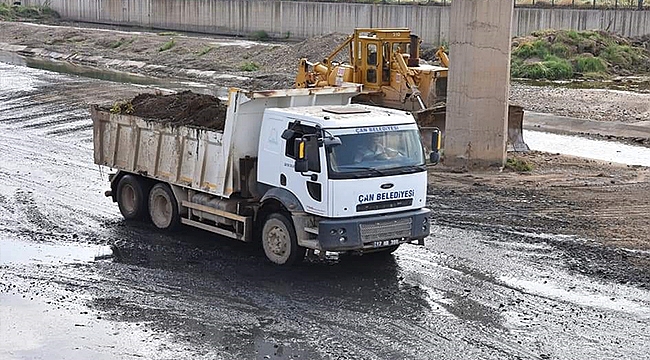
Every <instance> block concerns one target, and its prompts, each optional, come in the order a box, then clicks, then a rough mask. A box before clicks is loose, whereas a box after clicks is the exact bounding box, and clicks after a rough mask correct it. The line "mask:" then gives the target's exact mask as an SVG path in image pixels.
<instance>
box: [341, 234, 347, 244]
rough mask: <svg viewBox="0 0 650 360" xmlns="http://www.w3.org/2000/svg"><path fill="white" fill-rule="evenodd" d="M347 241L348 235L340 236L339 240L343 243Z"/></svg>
mask: <svg viewBox="0 0 650 360" xmlns="http://www.w3.org/2000/svg"><path fill="white" fill-rule="evenodd" d="M346 241H348V237H347V236H341V237H340V238H339V242H340V243H341V244H343V243H345V242H346Z"/></svg>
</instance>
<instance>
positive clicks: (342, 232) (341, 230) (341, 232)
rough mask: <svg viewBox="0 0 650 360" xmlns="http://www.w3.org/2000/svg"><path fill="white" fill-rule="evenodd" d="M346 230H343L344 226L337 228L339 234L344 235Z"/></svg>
mask: <svg viewBox="0 0 650 360" xmlns="http://www.w3.org/2000/svg"><path fill="white" fill-rule="evenodd" d="M346 232H347V231H346V230H345V228H340V229H339V235H345V233H346Z"/></svg>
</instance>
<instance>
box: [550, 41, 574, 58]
mask: <svg viewBox="0 0 650 360" xmlns="http://www.w3.org/2000/svg"><path fill="white" fill-rule="evenodd" d="M551 54H553V55H555V56H558V57H561V58H564V59H566V58H568V57H569V56H571V49H569V47H568V46H567V45H565V44H562V43H553V45H551Z"/></svg>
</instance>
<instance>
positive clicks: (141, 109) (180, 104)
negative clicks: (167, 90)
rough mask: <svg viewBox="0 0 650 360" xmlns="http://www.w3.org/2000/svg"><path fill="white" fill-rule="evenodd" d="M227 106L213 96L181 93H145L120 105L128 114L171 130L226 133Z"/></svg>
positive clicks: (189, 92)
mask: <svg viewBox="0 0 650 360" xmlns="http://www.w3.org/2000/svg"><path fill="white" fill-rule="evenodd" d="M226 108H227V106H226V104H225V103H223V102H222V101H221V100H219V99H217V98H216V97H214V96H211V95H204V94H197V93H194V92H191V91H181V92H179V93H175V94H167V95H163V94H160V93H154V94H152V93H142V94H138V95H136V96H135V97H134V98H133V99H132V100H130V101H128V102H126V103H123V104H121V105H120V109H121V111H120V112H121V113H128V114H132V115H135V116H139V117H142V118H145V119H147V120H149V121H156V122H160V123H164V124H169V125H172V126H182V125H190V126H196V127H203V128H209V129H214V130H223V128H224V124H225V122H226Z"/></svg>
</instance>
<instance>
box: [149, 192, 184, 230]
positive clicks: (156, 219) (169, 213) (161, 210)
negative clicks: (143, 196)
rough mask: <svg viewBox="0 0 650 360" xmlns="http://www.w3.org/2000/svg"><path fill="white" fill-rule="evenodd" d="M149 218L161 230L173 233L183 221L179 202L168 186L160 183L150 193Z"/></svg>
mask: <svg viewBox="0 0 650 360" xmlns="http://www.w3.org/2000/svg"><path fill="white" fill-rule="evenodd" d="M149 216H150V217H151V222H152V223H153V224H154V225H155V226H156V227H157V228H158V229H161V230H168V231H172V230H174V229H176V228H177V227H178V225H179V224H180V221H181V217H180V214H179V212H178V202H177V201H176V197H175V196H174V192H172V190H171V188H170V187H169V185H167V184H163V183H158V184H156V185H154V186H153V187H152V188H151V191H150V192H149Z"/></svg>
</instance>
